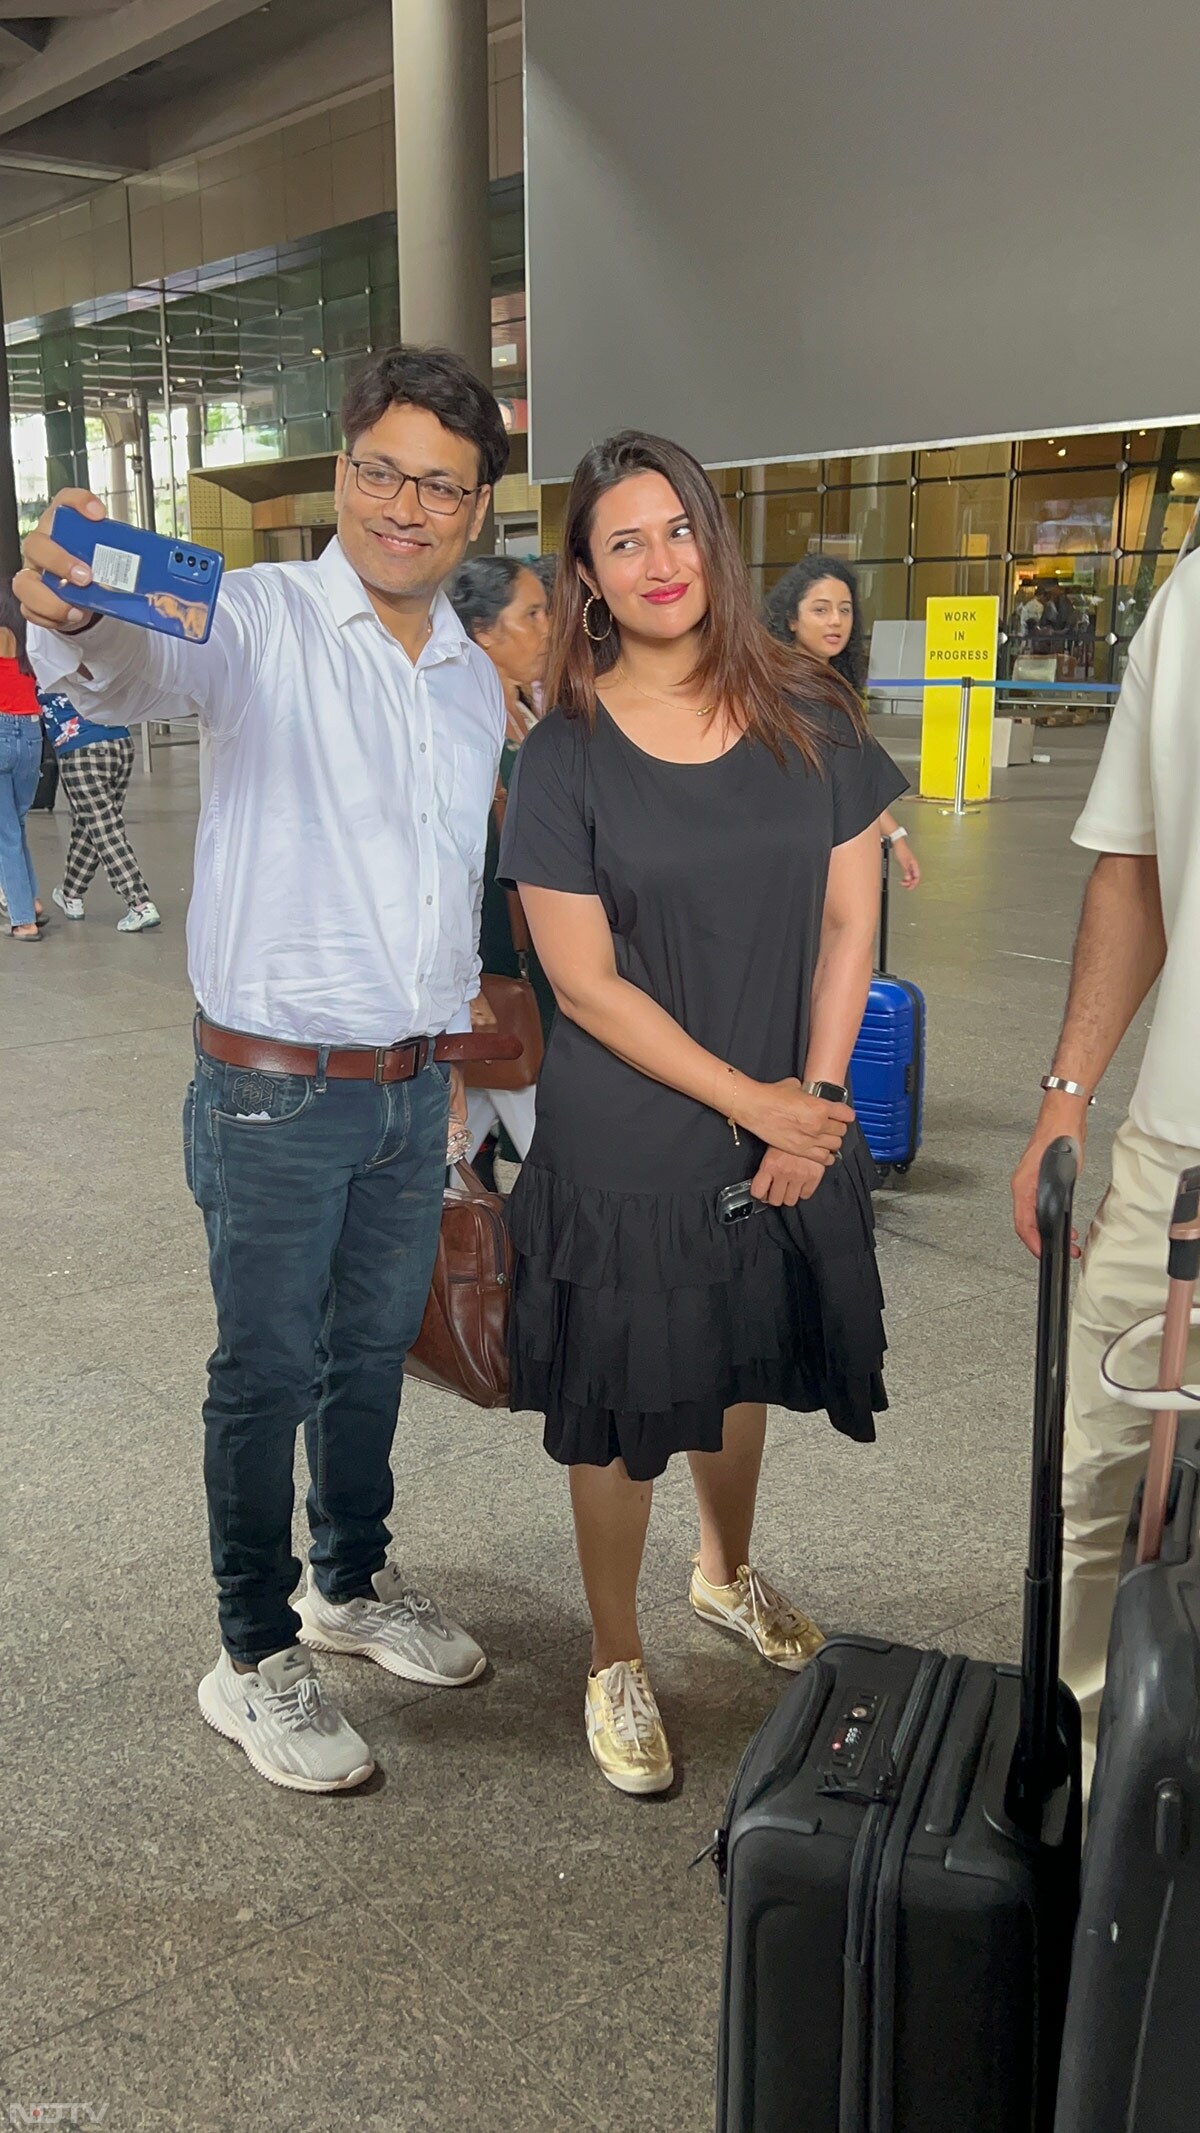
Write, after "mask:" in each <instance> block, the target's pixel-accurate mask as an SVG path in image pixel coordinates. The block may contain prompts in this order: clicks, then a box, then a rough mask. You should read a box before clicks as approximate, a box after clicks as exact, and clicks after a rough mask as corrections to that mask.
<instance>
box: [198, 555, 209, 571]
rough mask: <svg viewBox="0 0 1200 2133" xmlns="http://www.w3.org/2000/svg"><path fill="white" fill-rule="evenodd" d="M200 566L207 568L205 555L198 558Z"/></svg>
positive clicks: (203, 568)
mask: <svg viewBox="0 0 1200 2133" xmlns="http://www.w3.org/2000/svg"><path fill="white" fill-rule="evenodd" d="M200 568H201V570H207V569H208V557H207V556H206V555H205V556H201V558H200Z"/></svg>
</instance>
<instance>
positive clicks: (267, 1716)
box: [198, 1644, 375, 1792]
mask: <svg viewBox="0 0 1200 2133" xmlns="http://www.w3.org/2000/svg"><path fill="white" fill-rule="evenodd" d="M198 1695H199V1702H200V1712H201V1716H202V1717H204V1718H206V1719H207V1720H208V1723H209V1725H210V1726H213V1727H215V1729H216V1731H217V1732H218V1733H223V1734H224V1736H225V1739H226V1740H232V1741H236V1742H237V1744H238V1746H239V1748H244V1749H245V1751H246V1753H247V1755H248V1756H249V1758H250V1761H251V1762H252V1763H253V1765H254V1767H255V1769H256V1770H257V1771H258V1774H259V1776H260V1777H265V1778H269V1779H270V1781H271V1783H272V1785H286V1786H287V1787H288V1788H289V1789H290V1790H291V1791H292V1792H348V1791H349V1790H350V1788H351V1787H352V1786H354V1785H361V1784H363V1783H364V1782H365V1780H366V1779H367V1778H369V1777H370V1775H371V1772H372V1771H373V1770H374V1768H375V1762H374V1758H373V1756H372V1754H371V1751H370V1749H369V1748H368V1746H367V1744H366V1742H365V1740H362V1739H360V1737H359V1735H358V1734H357V1733H356V1732H355V1730H354V1728H353V1726H352V1725H350V1724H349V1723H348V1722H347V1720H346V1719H344V1718H343V1717H342V1714H341V1712H340V1711H339V1710H338V1707H337V1705H336V1704H335V1703H334V1702H333V1700H332V1698H331V1697H329V1696H326V1695H324V1693H323V1692H322V1689H321V1684H320V1682H319V1681H318V1679H317V1676H316V1672H315V1670H314V1668H313V1663H312V1660H311V1659H310V1658H309V1656H308V1653H307V1652H302V1651H301V1649H300V1647H299V1645H298V1644H292V1645H289V1646H288V1649H287V1650H286V1651H283V1652H274V1653H272V1655H271V1657H270V1658H269V1659H261V1660H260V1661H259V1664H258V1667H257V1670H256V1671H255V1672H254V1673H253V1674H239V1673H238V1671H237V1668H236V1667H235V1666H234V1663H233V1661H232V1659H231V1658H230V1656H229V1653H228V1652H227V1651H222V1653H221V1656H220V1658H219V1659H218V1661H217V1663H216V1665H215V1666H214V1668H213V1670H212V1672H211V1674H206V1675H205V1677H204V1679H203V1681H202V1682H201V1683H200V1688H199V1691H198Z"/></svg>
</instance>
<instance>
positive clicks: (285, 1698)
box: [260, 1674, 322, 1733]
mask: <svg viewBox="0 0 1200 2133" xmlns="http://www.w3.org/2000/svg"><path fill="white" fill-rule="evenodd" d="M260 1679H261V1676H260ZM261 1694H262V1698H263V1702H264V1703H265V1704H266V1705H267V1707H268V1709H269V1710H270V1713H271V1716H272V1718H274V1719H276V1720H277V1721H278V1723H279V1724H280V1725H281V1726H282V1727H283V1729H284V1731H285V1733H302V1732H303V1731H304V1730H305V1728H306V1727H307V1726H311V1725H312V1724H313V1722H314V1720H315V1719H318V1718H319V1717H320V1716H321V1710H322V1704H321V1684H320V1682H319V1681H318V1680H317V1677H316V1675H315V1674H306V1675H305V1676H304V1678H303V1680H301V1681H297V1682H296V1683H295V1684H294V1686H293V1687H292V1688H290V1689H268V1688H267V1687H266V1686H265V1685H264V1687H263V1689H262V1691H261Z"/></svg>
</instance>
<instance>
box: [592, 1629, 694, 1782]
mask: <svg viewBox="0 0 1200 2133" xmlns="http://www.w3.org/2000/svg"><path fill="white" fill-rule="evenodd" d="M584 1718H585V1721H586V1724H587V1737H588V1747H589V1748H590V1749H591V1751H592V1754H593V1756H594V1757H595V1759H596V1762H597V1763H598V1764H599V1766H600V1768H601V1770H602V1771H603V1773H604V1775H605V1777H606V1778H607V1779H608V1782H609V1784H610V1785H615V1786H616V1788H617V1790H618V1792H665V1791H666V1789H667V1787H668V1785H669V1784H670V1783H671V1781H672V1779H673V1778H674V1775H675V1768H674V1765H673V1763H672V1761H671V1750H670V1748H669V1746H668V1745H667V1736H666V1734H665V1732H664V1731H663V1722H662V1719H661V1718H660V1717H659V1712H658V1705H657V1704H656V1703H655V1701H654V1691H653V1689H652V1688H651V1686H650V1683H649V1682H648V1680H647V1679H646V1668H645V1664H644V1662H643V1661H642V1660H641V1659H618V1660H617V1661H616V1663H615V1665H613V1666H606V1667H605V1668H604V1669H603V1670H602V1672H600V1673H599V1674H589V1675H588V1682H587V1700H586V1702H585V1704H584Z"/></svg>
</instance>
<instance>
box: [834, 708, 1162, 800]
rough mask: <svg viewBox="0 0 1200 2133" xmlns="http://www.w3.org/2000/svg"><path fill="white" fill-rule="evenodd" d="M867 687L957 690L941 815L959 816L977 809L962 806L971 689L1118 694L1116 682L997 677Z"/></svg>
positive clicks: (964, 792) (965, 777)
mask: <svg viewBox="0 0 1200 2133" xmlns="http://www.w3.org/2000/svg"><path fill="white" fill-rule="evenodd" d="M870 686H871V688H872V689H875V690H883V689H899V688H905V689H921V690H925V689H957V690H958V691H959V692H960V694H959V716H958V754H957V758H956V761H955V765H954V804H953V806H952V807H944V808H943V809H942V813H943V814H944V815H959V816H962V815H976V814H978V813H979V809H978V808H977V807H968V806H967V804H966V801H967V746H968V740H969V736H970V730H971V691H972V689H992V690H994V691H995V692H996V694H997V695H999V694H1000V693H1001V692H1002V691H1003V692H1006V693H1008V694H1010V695H1012V694H1018V695H1023V696H1029V695H1031V694H1032V695H1035V696H1074V697H1076V698H1077V699H1078V698H1079V697H1082V696H1119V695H1120V693H1121V684H1120V682H1117V681H1043V682H1028V681H1001V680H1000V679H999V677H998V676H993V677H992V678H991V679H987V678H985V676H983V675H982V674H963V675H961V676H950V675H938V676H937V677H936V678H934V677H932V676H931V677H930V679H929V680H925V678H924V677H923V676H921V675H917V674H907V675H904V676H902V677H901V678H899V679H897V678H895V677H894V676H893V677H889V676H887V675H883V676H880V677H878V678H876V679H875V680H874V681H872V682H871V685H870ZM1097 708H1099V707H1097Z"/></svg>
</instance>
